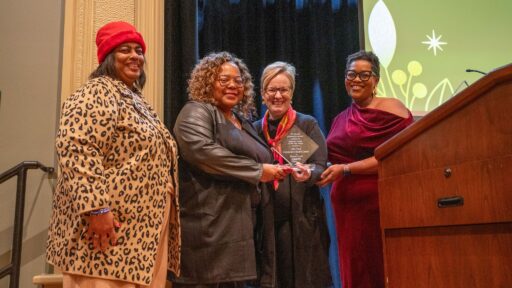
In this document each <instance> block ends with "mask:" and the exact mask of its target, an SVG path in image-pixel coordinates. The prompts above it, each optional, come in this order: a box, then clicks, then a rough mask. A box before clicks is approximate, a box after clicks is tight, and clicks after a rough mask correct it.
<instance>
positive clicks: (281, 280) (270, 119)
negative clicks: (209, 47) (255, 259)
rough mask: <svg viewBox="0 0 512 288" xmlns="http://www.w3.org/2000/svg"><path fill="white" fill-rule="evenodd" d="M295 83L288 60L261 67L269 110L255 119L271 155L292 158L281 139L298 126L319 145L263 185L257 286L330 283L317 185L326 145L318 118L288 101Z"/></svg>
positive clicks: (294, 287) (293, 287) (280, 159)
mask: <svg viewBox="0 0 512 288" xmlns="http://www.w3.org/2000/svg"><path fill="white" fill-rule="evenodd" d="M294 89H295V68H294V67H293V66H292V65H290V64H288V63H284V62H275V63H272V64H270V65H268V66H267V67H266V68H265V69H264V70H263V74H262V76H261V94H262V98H263V101H264V103H265V105H266V106H267V108H268V110H267V112H266V114H265V115H264V116H263V119H261V120H259V121H258V122H256V123H254V125H255V127H256V129H257V130H258V131H259V133H260V136H261V137H262V138H263V139H265V141H266V142H267V143H268V144H269V145H270V146H271V147H272V148H273V151H274V158H276V160H277V161H278V162H279V163H280V164H284V163H286V162H287V161H286V160H288V161H293V160H292V159H284V157H286V156H284V155H283V154H284V153H283V150H282V146H283V145H282V143H283V142H286V141H284V139H285V138H286V137H287V135H288V134H289V133H294V135H297V132H296V131H298V130H300V131H302V133H304V134H305V135H307V136H308V137H309V138H310V139H311V140H313V142H314V143H316V145H317V146H318V147H317V149H316V150H315V151H314V153H312V154H311V155H304V156H303V158H305V159H304V160H303V163H304V164H307V165H309V167H306V166H305V165H302V164H300V163H298V164H296V163H291V164H293V165H296V166H297V167H296V169H297V168H298V169H300V170H299V171H296V172H294V173H293V174H292V175H290V176H287V177H285V178H284V179H283V181H280V182H276V183H273V185H271V184H267V186H268V189H263V190H262V191H263V195H262V196H263V197H262V201H261V204H260V205H261V212H262V223H263V224H262V225H263V228H262V230H263V239H262V240H263V241H262V245H261V247H262V248H261V252H260V253H261V255H260V256H261V268H260V269H261V278H260V281H259V282H260V287H278V288H301V287H304V288H310V287H318V288H321V287H328V286H330V285H331V283H332V278H331V274H330V270H329V262H328V253H329V234H328V231H327V222H326V219H325V209H324V202H323V199H322V197H321V195H320V191H319V189H318V187H317V186H316V185H315V182H316V181H318V179H319V177H320V175H321V174H322V172H323V171H324V170H325V166H326V162H327V147H326V144H325V138H324V135H323V134H322V132H321V130H320V127H319V126H318V123H317V122H316V120H315V119H314V118H313V117H311V116H309V115H304V114H301V113H299V112H296V111H295V110H294V109H293V107H292V106H291V102H292V97H293V91H294ZM307 150H308V149H304V150H303V151H307ZM310 152H313V150H311V151H310ZM258 246H259V245H258Z"/></svg>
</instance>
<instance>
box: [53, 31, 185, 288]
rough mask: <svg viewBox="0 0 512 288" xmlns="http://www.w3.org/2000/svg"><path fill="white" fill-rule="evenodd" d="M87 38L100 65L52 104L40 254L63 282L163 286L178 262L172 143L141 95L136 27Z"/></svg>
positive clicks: (143, 46)
mask: <svg viewBox="0 0 512 288" xmlns="http://www.w3.org/2000/svg"><path fill="white" fill-rule="evenodd" d="M96 45H97V46H98V62H99V63H100V65H99V66H98V68H96V70H95V71H93V72H92V74H91V76H90V79H89V81H88V82H87V83H86V84H85V85H84V86H82V87H81V88H79V89H78V90H77V91H76V92H75V93H73V94H72V95H71V96H70V97H68V99H67V100H66V101H65V102H64V104H63V106H62V115H61V118H60V124H59V130H58V133H57V140H56V148H57V156H58V161H59V168H60V169H59V170H60V175H59V178H58V182H57V187H56V189H55V192H54V195H53V203H52V208H53V210H52V217H51V222H50V227H49V231H48V233H49V237H48V243H47V244H48V246H47V255H46V258H47V260H48V262H50V263H51V264H53V265H54V266H56V267H58V268H59V269H60V270H62V272H63V275H64V277H63V279H64V283H63V286H64V287H68V288H69V287H126V288H135V287H164V286H165V282H166V277H167V268H169V270H170V271H171V272H173V273H174V274H179V267H180V258H179V257H180V254H179V249H180V225H179V217H178V213H179V207H178V200H177V195H178V191H177V189H178V187H177V185H176V183H177V157H176V153H177V151H176V150H177V148H176V143H175V142H174V139H173V137H172V136H171V134H170V133H169V131H168V130H167V129H166V127H165V126H164V124H163V123H162V122H161V121H160V119H159V118H158V116H157V115H156V113H155V111H154V110H153V109H152V108H151V107H150V106H149V104H148V103H147V102H146V100H145V99H144V98H143V97H142V93H141V90H142V88H143V87H144V83H145V80H146V77H145V73H144V62H145V58H144V53H145V51H146V44H145V43H144V39H143V38H142V36H141V35H140V33H138V32H137V31H136V30H135V27H133V26H132V25H131V24H129V23H126V22H111V23H108V24H107V25H105V26H103V27H102V28H100V29H99V31H98V33H97V37H96ZM168 260H169V261H168Z"/></svg>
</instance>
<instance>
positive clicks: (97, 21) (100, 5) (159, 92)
mask: <svg viewBox="0 0 512 288" xmlns="http://www.w3.org/2000/svg"><path fill="white" fill-rule="evenodd" d="M163 16H164V1H163V0H94V1H91V0H75V1H67V2H66V12H65V28H64V54H63V73H62V97H63V98H65V97H67V95H69V94H71V93H72V92H73V91H74V90H75V89H76V88H78V87H80V85H82V84H83V83H84V82H85V81H86V80H87V77H88V76H89V74H90V73H91V71H92V70H93V69H94V68H95V67H96V66H97V65H98V62H97V59H96V46H95V42H94V41H95V36H96V31H97V30H98V29H99V28H100V27H101V26H103V25H104V24H105V23H107V22H110V21H113V20H123V21H127V22H130V23H132V24H134V25H135V26H136V27H137V29H138V30H139V31H140V32H141V33H142V35H143V37H144V40H145V42H146V44H147V45H146V46H147V51H146V55H145V56H146V61H147V64H146V74H147V82H146V86H145V87H144V91H143V93H144V97H145V98H146V99H148V101H149V103H150V104H151V105H153V107H154V108H155V109H156V111H157V113H158V114H159V116H160V117H163V87H164V85H163V71H164V66H163V47H164V31H163V29H164V18H163Z"/></svg>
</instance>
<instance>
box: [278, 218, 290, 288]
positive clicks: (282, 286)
mask: <svg viewBox="0 0 512 288" xmlns="http://www.w3.org/2000/svg"><path fill="white" fill-rule="evenodd" d="M274 231H275V238H276V262H277V263H276V265H277V267H276V268H277V271H276V272H277V273H276V274H277V275H276V276H277V287H278V288H293V287H295V285H294V284H295V283H294V278H295V277H294V268H293V240H292V228H291V222H290V221H288V220H284V221H276V222H274Z"/></svg>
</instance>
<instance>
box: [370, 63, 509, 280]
mask: <svg viewBox="0 0 512 288" xmlns="http://www.w3.org/2000/svg"><path fill="white" fill-rule="evenodd" d="M375 156H376V158H377V159H378V160H379V193H380V194H379V201H380V213H381V225H382V237H383V244H384V262H385V277H386V283H387V287H391V288H396V287H404V288H411V287H414V288H420V287H429V288H430V287H436V288H439V287H450V288H453V287H464V288H468V287H493V288H494V287H512V65H508V66H505V67H503V68H500V69H497V70H495V71H493V72H491V73H489V74H488V75H487V76H485V77H483V78H482V79H480V80H479V81H477V82H475V83H474V84H473V85H471V86H469V87H468V88H466V89H465V90H464V91H462V92H461V93H459V94H458V95H456V96H454V97H453V98H452V99H450V100H449V101H447V102H446V103H445V104H443V105H442V106H440V107H438V108H437V109H435V110H434V111H432V112H430V113H429V114H427V115H426V116H425V117H423V118H422V119H420V120H419V121H417V122H416V123H414V124H413V125H411V126H410V127H408V128H407V129H405V130H404V131H402V132H401V133H399V134H398V135H396V136H395V137H393V138H392V139H390V140H389V141H387V142H386V143H384V144H382V145H381V146H379V147H378V148H377V149H376V151H375Z"/></svg>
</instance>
